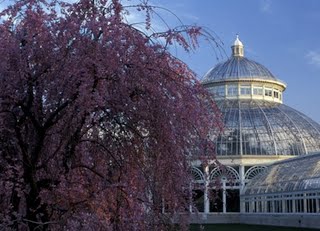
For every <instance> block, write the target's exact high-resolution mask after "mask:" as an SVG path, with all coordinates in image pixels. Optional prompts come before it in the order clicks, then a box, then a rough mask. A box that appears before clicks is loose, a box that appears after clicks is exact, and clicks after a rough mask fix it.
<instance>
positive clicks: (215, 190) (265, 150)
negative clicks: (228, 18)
mask: <svg viewBox="0 0 320 231" xmlns="http://www.w3.org/2000/svg"><path fill="white" fill-rule="evenodd" d="M231 49H232V55H231V57H230V58H229V59H228V60H227V61H225V62H222V63H220V64H218V65H216V66H215V67H213V68H212V69H210V70H209V71H208V72H207V74H206V75H205V76H204V79H203V81H202V84H203V86H204V87H205V88H206V89H207V90H208V91H209V92H210V93H211V94H212V97H214V99H215V101H216V103H217V105H218V107H219V108H220V110H221V113H222V118H223V122H224V130H223V132H222V133H221V134H219V135H218V136H217V137H214V138H212V142H214V144H215V152H216V155H217V159H218V161H219V164H217V163H216V162H215V161H212V162H211V163H210V162H209V164H207V165H203V163H202V162H201V161H200V160H199V161H195V162H194V163H193V166H194V169H193V173H194V177H195V182H196V184H198V185H199V184H202V185H204V186H205V187H204V189H203V190H201V189H200V188H197V189H195V190H194V200H195V202H196V205H197V207H198V210H199V211H200V212H204V213H211V212H221V213H228V212H240V196H239V195H240V194H241V193H242V191H243V189H244V186H245V185H246V184H247V183H248V182H250V181H251V179H252V178H254V177H255V176H256V175H258V174H259V173H260V172H261V171H263V169H264V168H265V166H267V165H270V164H272V163H275V162H277V161H281V160H287V159H290V158H292V157H297V156H305V155H307V156H306V159H308V156H309V154H313V153H316V152H320V125H319V124H318V123H316V122H314V121H313V120H312V119H310V118H309V117H307V116H306V115H304V114H303V113H301V112H299V111H297V110H295V109H293V108H291V107H289V106H287V105H285V104H283V100H284V99H283V98H284V97H283V93H284V91H285V89H286V84H285V83H284V82H283V81H281V80H279V79H277V78H276V77H275V76H274V75H273V74H272V73H271V72H270V71H269V70H268V69H267V68H266V67H265V66H263V65H261V64H259V63H257V62H255V61H252V60H250V59H248V58H246V57H244V46H243V44H242V42H241V41H240V40H239V38H238V36H237V38H236V40H235V42H234V44H233V46H232V47H231ZM299 177H300V176H299ZM308 182H309V184H311V183H310V182H312V181H308ZM304 183H306V182H304ZM288 187H289V186H288ZM247 190H248V189H247ZM259 190H262V188H259ZM268 190H271V188H268ZM288 192H289V191H288ZM288 195H289V194H288ZM308 195H309V194H308ZM290 196H291V197H293V196H292V195H291V194H290ZM312 196H313V194H310V197H312ZM295 197H297V195H295ZM281 200H282V199H281ZM281 200H280V199H279V201H281ZM297 201H298V199H297ZM277 203H278V202H277ZM279 203H280V202H279ZM288 203H289V202H288ZM308 203H309V202H308ZM312 203H313V202H312ZM249 204H250V203H249ZM247 206H248V205H247ZM250 206H251V205H250ZM259 206H260V205H259ZM288 206H289V205H288ZM292 206H293V205H292ZM292 206H291V207H290V208H292ZM299 206H300V205H299ZM299 206H298V205H297V206H296V207H295V211H296V210H298V208H299V209H301V208H302V207H301V208H300V207H299ZM303 206H305V205H303ZM314 206H316V204H314ZM246 208H247V207H246ZM248 208H249V207H248ZM265 208H268V207H267V205H266V207H264V209H265ZM275 208H277V209H278V208H279V206H278V207H275V205H273V207H272V209H273V210H274V211H275ZM281 208H282V207H281ZM288 208H289V207H288ZM303 208H305V207H303ZM250 209H251V210H250V211H253V208H251V207H250ZM270 209H271V207H270ZM314 209H316V207H315V208H314ZM255 211H257V209H255Z"/></svg>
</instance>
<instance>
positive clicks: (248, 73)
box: [203, 56, 277, 83]
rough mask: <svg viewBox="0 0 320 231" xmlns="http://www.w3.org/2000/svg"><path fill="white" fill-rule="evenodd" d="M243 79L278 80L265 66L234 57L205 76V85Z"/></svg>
mask: <svg viewBox="0 0 320 231" xmlns="http://www.w3.org/2000/svg"><path fill="white" fill-rule="evenodd" d="M243 78H248V79H268V80H273V81H276V80H277V79H276V78H275V77H274V76H273V74H272V73H271V72H270V71H269V70H268V69H267V68H266V67H264V66H263V65H261V64H259V63H257V62H255V61H252V60H249V59H247V58H245V57H241V56H233V57H231V58H230V59H228V60H227V61H226V62H223V63H220V64H218V65H217V66H215V67H214V68H212V69H211V70H210V71H209V72H208V73H207V74H206V75H205V77H204V80H203V83H208V82H213V81H221V80H229V79H243Z"/></svg>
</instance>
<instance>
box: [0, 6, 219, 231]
mask: <svg viewBox="0 0 320 231" xmlns="http://www.w3.org/2000/svg"><path fill="white" fill-rule="evenodd" d="M136 7H137V8H138V9H139V10H144V11H145V12H146V15H147V16H146V23H145V25H146V28H147V29H148V28H150V26H151V24H150V13H151V11H152V9H153V8H152V7H149V6H148V5H146V4H145V3H142V4H140V5H137V6H136ZM124 13H125V9H124V7H123V5H121V2H120V1H118V0H112V1H110V0H99V1H94V0H80V1H79V2H77V3H75V4H67V3H61V2H57V1H46V0H19V1H17V2H16V3H15V4H13V5H12V6H10V7H8V8H7V9H5V10H4V11H2V12H1V17H2V19H1V22H0V54H1V57H0V229H12V230H16V229H18V230H55V229H56V230H62V229H68V230H153V229H155V227H157V228H158V229H159V230H161V229H165V228H168V227H170V223H172V219H171V218H172V215H173V214H176V213H180V212H184V213H185V212H187V211H188V206H189V205H190V191H189V183H190V174H189V172H190V160H191V158H192V157H194V156H195V155H197V156H199V155H202V154H204V153H206V155H207V156H210V158H214V156H212V155H213V154H212V153H213V152H212V151H211V150H212V147H211V146H210V142H208V141H207V139H208V136H209V135H212V134H211V133H213V134H215V132H216V131H218V130H219V128H220V119H219V113H218V112H217V109H216V106H215V104H214V102H213V101H212V99H211V98H210V97H209V95H208V94H207V93H206V92H205V91H204V90H203V89H202V87H201V85H200V84H199V83H198V81H197V79H196V78H195V75H194V73H193V72H192V71H190V70H189V69H188V67H187V66H186V64H184V63H182V62H181V61H179V60H178V59H176V58H175V57H173V56H172V55H171V54H170V53H169V52H168V51H167V45H169V44H171V43H179V44H181V45H182V46H183V47H184V48H185V49H187V50H188V49H190V48H193V46H196V45H197V37H198V36H200V35H201V34H202V33H203V32H202V30H201V28H198V27H180V28H176V29H171V30H168V31H165V32H161V33H160V32H158V33H150V34H148V35H147V34H144V33H142V32H141V31H139V30H138V29H136V28H134V27H133V26H132V25H130V24H128V23H124V20H123V17H124ZM157 39H158V40H157ZM157 41H161V42H162V43H160V42H157ZM161 44H162V45H161Z"/></svg>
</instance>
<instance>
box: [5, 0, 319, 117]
mask: <svg viewBox="0 0 320 231" xmlns="http://www.w3.org/2000/svg"><path fill="white" fill-rule="evenodd" d="M69 1H76V0H69ZM136 1H138V0H131V1H129V4H131V3H132V4H133V3H134V2H136ZM6 3H8V1H7V0H6V1H1V2H0V8H1V7H2V6H3V5H4V4H6ZM123 3H125V4H128V2H127V1H125V0H123ZM150 3H151V4H153V5H158V6H161V7H164V8H167V9H169V10H171V11H173V12H174V13H175V14H176V15H177V16H178V17H179V18H180V19H181V20H182V22H183V23H184V24H192V25H193V24H196V25H199V26H203V27H206V28H208V29H210V30H211V31H212V32H213V33H215V34H216V35H217V36H218V37H219V38H220V39H221V40H222V42H223V43H224V45H223V49H224V50H225V53H226V54H227V56H224V57H222V59H221V57H220V59H219V60H217V57H216V55H215V52H214V50H213V48H212V47H211V46H210V45H209V44H207V43H205V42H204V41H203V42H201V44H200V45H201V47H200V48H199V49H198V50H197V51H196V52H195V53H192V54H186V53H184V52H182V51H181V50H180V49H177V50H173V53H174V54H175V55H176V56H178V57H179V58H180V59H182V60H183V61H185V62H186V63H187V64H188V65H189V66H190V67H191V69H193V70H194V71H195V72H196V73H197V75H198V76H199V78H202V77H203V75H204V74H205V73H206V72H207V71H208V70H209V69H210V68H211V67H213V66H214V65H216V64H217V63H218V62H221V61H223V60H226V59H227V58H228V56H230V54H231V50H230V45H231V44H232V43H233V41H234V39H235V36H236V34H237V33H238V34H239V36H240V39H241V41H242V42H243V44H244V46H245V56H246V57H248V58H249V59H253V60H255V61H257V62H259V63H261V64H263V65H264V66H266V67H267V68H268V69H269V70H270V71H271V72H272V73H273V74H274V75H275V76H276V77H277V78H279V79H281V80H283V81H284V82H286V83H287V90H286V91H285V93H284V103H285V104H287V105H289V106H291V107H293V108H295V109H297V110H299V111H301V112H303V113H305V114H306V115H308V116H309V117H311V118H312V119H314V120H315V121H317V122H318V123H320V100H319V99H320V97H319V95H320V1H319V0H242V1H240V0H150ZM159 13H161V15H162V16H163V17H164V19H165V20H166V22H167V23H168V24H169V25H171V26H175V25H178V24H179V22H178V21H177V19H176V18H174V17H173V16H172V15H170V14H167V13H165V12H164V11H159ZM130 17H131V20H133V21H134V20H140V18H139V16H136V15H135V14H133V15H131V16H130ZM154 20H155V24H154V26H155V27H156V29H161V28H162V27H163V26H164V25H163V24H162V25H161V23H160V22H159V19H157V18H154Z"/></svg>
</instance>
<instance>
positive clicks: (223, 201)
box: [222, 179, 227, 213]
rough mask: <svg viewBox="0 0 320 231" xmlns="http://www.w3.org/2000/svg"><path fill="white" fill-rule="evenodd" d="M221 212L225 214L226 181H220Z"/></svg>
mask: <svg viewBox="0 0 320 231" xmlns="http://www.w3.org/2000/svg"><path fill="white" fill-rule="evenodd" d="M222 206H223V207H222V212H223V213H226V212H227V193H226V179H222Z"/></svg>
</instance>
